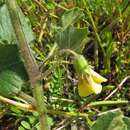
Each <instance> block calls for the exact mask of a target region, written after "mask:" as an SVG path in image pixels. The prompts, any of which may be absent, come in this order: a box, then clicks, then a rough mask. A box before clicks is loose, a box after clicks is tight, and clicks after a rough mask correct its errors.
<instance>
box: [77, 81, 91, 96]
mask: <svg viewBox="0 0 130 130" xmlns="http://www.w3.org/2000/svg"><path fill="white" fill-rule="evenodd" d="M78 92H79V95H80V96H81V97H85V96H89V95H90V94H92V93H93V91H92V89H91V86H90V85H89V83H88V81H87V80H86V79H80V81H79V85H78Z"/></svg>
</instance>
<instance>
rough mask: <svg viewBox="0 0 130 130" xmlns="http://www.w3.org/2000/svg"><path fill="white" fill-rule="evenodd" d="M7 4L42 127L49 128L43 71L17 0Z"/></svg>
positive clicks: (7, 0) (43, 129)
mask: <svg viewBox="0 0 130 130" xmlns="http://www.w3.org/2000/svg"><path fill="white" fill-rule="evenodd" d="M6 4H7V7H8V10H9V15H10V18H11V22H12V26H13V29H14V32H15V34H16V38H17V41H18V47H19V50H20V52H21V53H20V54H21V57H22V58H23V60H24V66H25V68H26V70H27V73H28V76H29V80H30V84H31V87H32V88H33V95H34V98H35V101H36V109H37V111H38V113H39V121H40V127H41V130H48V126H47V118H46V107H45V103H44V96H43V89H42V83H41V73H40V71H39V68H38V65H37V63H36V61H35V59H34V57H33V55H32V53H31V49H30V47H29V46H28V43H27V40H26V38H25V34H24V32H23V28H22V23H21V21H20V17H19V13H18V12H19V10H18V6H17V3H16V1H15V0H6ZM36 77H38V78H36Z"/></svg>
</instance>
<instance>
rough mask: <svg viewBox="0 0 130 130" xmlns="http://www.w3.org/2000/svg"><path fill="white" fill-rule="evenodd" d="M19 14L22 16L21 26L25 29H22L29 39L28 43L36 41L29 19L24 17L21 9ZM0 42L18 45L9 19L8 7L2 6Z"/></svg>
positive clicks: (0, 8)
mask: <svg viewBox="0 0 130 130" xmlns="http://www.w3.org/2000/svg"><path fill="white" fill-rule="evenodd" d="M18 13H19V16H20V20H21V25H22V27H23V28H22V29H23V32H24V34H25V37H26V39H27V42H28V43H31V42H32V41H33V40H34V36H33V33H32V30H31V26H30V24H29V23H28V22H27V19H26V18H25V16H24V15H23V13H22V11H21V10H20V9H19V8H18ZM0 41H4V42H3V44H17V41H16V37H15V34H14V31H13V27H12V24H11V20H10V17H9V12H8V9H7V6H6V5H2V6H1V7H0ZM5 41H7V42H5ZM0 44H1V42H0Z"/></svg>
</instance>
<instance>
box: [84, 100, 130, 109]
mask: <svg viewBox="0 0 130 130" xmlns="http://www.w3.org/2000/svg"><path fill="white" fill-rule="evenodd" d="M128 103H129V101H127V100H119V101H118V100H117V101H97V102H92V103H90V104H88V105H86V106H87V107H95V106H115V105H127V104H128Z"/></svg>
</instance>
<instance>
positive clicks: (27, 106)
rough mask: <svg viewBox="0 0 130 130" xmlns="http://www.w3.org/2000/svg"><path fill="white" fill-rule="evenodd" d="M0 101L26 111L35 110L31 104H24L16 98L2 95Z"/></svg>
mask: <svg viewBox="0 0 130 130" xmlns="http://www.w3.org/2000/svg"><path fill="white" fill-rule="evenodd" d="M0 101H1V102H3V103H6V104H10V105H14V106H16V107H18V108H19V109H22V110H26V111H33V109H34V108H33V106H32V105H31V104H23V103H20V102H16V101H14V100H11V99H8V98H6V97H3V96H0Z"/></svg>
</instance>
